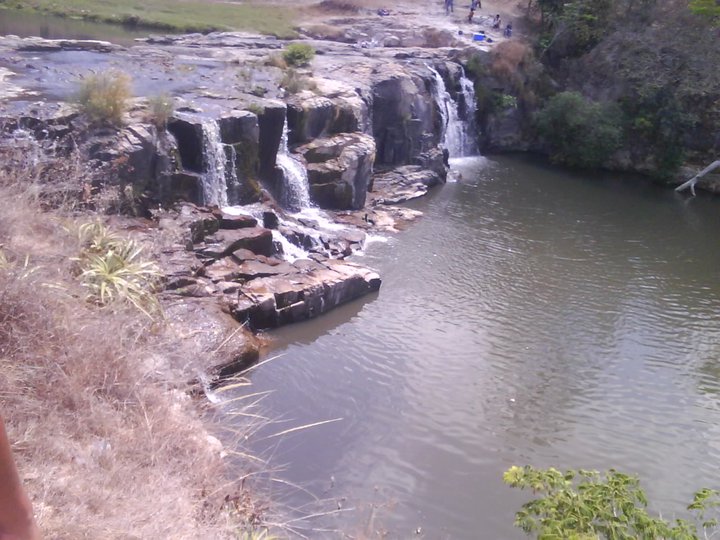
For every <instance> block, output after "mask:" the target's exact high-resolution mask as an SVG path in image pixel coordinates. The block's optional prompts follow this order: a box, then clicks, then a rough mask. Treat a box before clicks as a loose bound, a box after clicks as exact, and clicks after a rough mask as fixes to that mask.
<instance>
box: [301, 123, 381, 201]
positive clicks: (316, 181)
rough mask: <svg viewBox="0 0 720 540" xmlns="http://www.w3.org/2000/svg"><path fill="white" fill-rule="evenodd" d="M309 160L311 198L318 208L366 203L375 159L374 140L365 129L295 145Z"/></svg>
mask: <svg viewBox="0 0 720 540" xmlns="http://www.w3.org/2000/svg"><path fill="white" fill-rule="evenodd" d="M297 151H298V153H300V154H301V155H302V156H303V157H304V158H305V160H306V161H307V162H308V166H307V171H308V181H309V183H310V198H311V199H312V200H313V202H315V203H316V204H318V205H319V206H320V207H321V208H331V209H338V210H345V209H358V208H362V207H363V206H364V205H365V198H366V194H367V191H368V187H369V185H370V180H371V175H372V168H373V163H374V162H375V141H374V140H373V138H372V137H370V136H369V135H365V134H364V133H343V134H339V135H335V136H333V137H331V138H327V139H317V140H315V141H313V142H311V143H309V144H307V145H304V146H302V147H300V148H298V149H297Z"/></svg>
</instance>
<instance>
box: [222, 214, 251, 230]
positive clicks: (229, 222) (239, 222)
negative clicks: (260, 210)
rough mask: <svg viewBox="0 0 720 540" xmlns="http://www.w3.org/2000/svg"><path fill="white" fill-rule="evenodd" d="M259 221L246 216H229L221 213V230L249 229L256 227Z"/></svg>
mask: <svg viewBox="0 0 720 540" xmlns="http://www.w3.org/2000/svg"><path fill="white" fill-rule="evenodd" d="M256 226H257V219H255V218H254V217H252V216H246V215H243V214H239V215H235V214H227V213H225V212H221V213H220V228H221V229H246V228H248V227H256Z"/></svg>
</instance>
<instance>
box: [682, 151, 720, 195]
mask: <svg viewBox="0 0 720 540" xmlns="http://www.w3.org/2000/svg"><path fill="white" fill-rule="evenodd" d="M718 167H720V159H718V160H716V161H713V162H712V163H711V164H710V165H708V166H707V167H705V168H704V169H703V170H702V171H700V172H699V173H697V174H696V175H695V176H693V177H692V178H691V179H690V180H688V181H687V182H685V183H684V184H681V185H679V186H678V187H676V188H675V191H678V192H679V191H684V190H686V189H687V188H690V192H691V193H692V194H693V197H694V196H695V184H697V183H698V180H700V179H701V178H702V177H703V176H705V175H706V174H708V173H711V172H713V171H714V170H715V169H717V168H718Z"/></svg>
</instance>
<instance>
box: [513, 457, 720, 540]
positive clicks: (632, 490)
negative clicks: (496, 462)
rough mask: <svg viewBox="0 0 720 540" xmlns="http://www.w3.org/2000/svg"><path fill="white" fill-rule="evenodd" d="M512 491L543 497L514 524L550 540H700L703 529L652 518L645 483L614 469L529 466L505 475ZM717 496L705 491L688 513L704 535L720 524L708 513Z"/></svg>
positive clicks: (681, 521) (527, 506) (718, 501)
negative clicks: (563, 470) (539, 467)
mask: <svg viewBox="0 0 720 540" xmlns="http://www.w3.org/2000/svg"><path fill="white" fill-rule="evenodd" d="M503 481H504V482H505V483H506V484H508V485H509V486H511V487H515V488H520V489H530V490H532V491H533V493H534V494H536V495H537V494H540V497H538V498H536V499H533V500H531V501H530V502H528V503H525V504H524V505H523V506H522V508H521V510H520V511H518V512H517V513H516V514H515V525H516V526H517V527H519V528H521V529H522V530H523V531H525V532H526V533H528V534H534V535H536V537H537V538H539V539H546V540H561V539H562V540H565V539H568V540H594V539H608V540H632V539H636V538H641V539H646V540H651V539H652V540H655V539H658V540H660V539H668V540H669V539H672V540H699V538H700V536H698V534H699V533H698V524H696V523H695V522H692V521H688V520H684V519H676V520H675V521H674V522H670V521H667V520H664V519H662V518H661V517H654V516H651V515H650V514H649V513H648V511H647V505H648V501H647V498H646V497H645V493H644V492H643V490H642V489H641V488H640V481H639V480H638V479H637V478H636V477H634V476H629V475H627V474H623V473H620V472H618V471H615V470H612V469H611V470H609V471H608V472H606V473H604V474H601V473H598V472H597V471H585V470H577V471H575V470H568V471H565V472H561V471H558V470H557V469H554V468H549V469H535V468H533V467H530V466H526V467H517V466H514V467H511V468H510V469H508V470H507V471H506V472H505V474H504V475H503ZM718 495H719V494H718V492H717V491H715V490H710V489H703V490H700V491H698V492H697V493H696V494H695V497H694V499H693V502H692V503H691V504H690V506H688V510H690V511H692V512H694V513H695V515H696V517H697V521H698V522H699V525H700V528H701V529H703V532H707V529H709V528H713V527H715V526H716V525H717V522H716V521H715V520H712V519H706V517H705V512H706V511H707V510H709V509H712V508H716V507H717V506H719V505H720V498H719V497H718Z"/></svg>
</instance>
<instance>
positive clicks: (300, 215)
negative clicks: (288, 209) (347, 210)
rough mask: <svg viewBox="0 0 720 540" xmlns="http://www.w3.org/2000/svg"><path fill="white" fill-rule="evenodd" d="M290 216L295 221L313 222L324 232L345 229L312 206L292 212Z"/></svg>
mask: <svg viewBox="0 0 720 540" xmlns="http://www.w3.org/2000/svg"><path fill="white" fill-rule="evenodd" d="M291 215H292V216H293V217H294V218H297V219H307V220H309V221H314V222H315V223H317V224H318V227H319V228H320V229H322V230H324V231H342V230H344V229H347V227H346V226H345V225H342V224H340V223H335V222H334V221H331V220H330V218H329V217H328V216H327V214H326V213H325V212H323V211H322V210H321V209H320V208H315V207H314V206H308V207H307V208H303V209H301V210H300V211H299V212H294V213H292V214H291Z"/></svg>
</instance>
